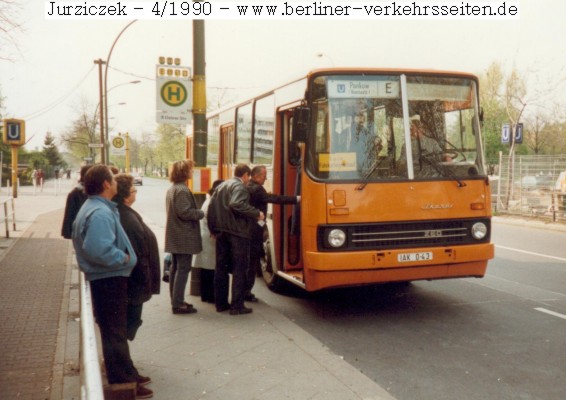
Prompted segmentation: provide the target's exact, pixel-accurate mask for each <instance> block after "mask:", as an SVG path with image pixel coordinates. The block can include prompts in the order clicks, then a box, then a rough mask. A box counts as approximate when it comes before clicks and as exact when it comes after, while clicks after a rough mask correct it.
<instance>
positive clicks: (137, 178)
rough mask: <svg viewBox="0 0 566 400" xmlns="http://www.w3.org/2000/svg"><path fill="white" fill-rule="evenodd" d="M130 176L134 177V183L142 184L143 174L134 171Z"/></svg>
mask: <svg viewBox="0 0 566 400" xmlns="http://www.w3.org/2000/svg"><path fill="white" fill-rule="evenodd" d="M132 176H133V177H134V185H140V186H142V185H143V175H142V174H140V173H139V172H134V173H133V174H132Z"/></svg>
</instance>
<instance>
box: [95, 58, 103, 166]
mask: <svg viewBox="0 0 566 400" xmlns="http://www.w3.org/2000/svg"><path fill="white" fill-rule="evenodd" d="M94 63H95V64H98V92H99V101H98V104H99V105H101V107H100V144H102V147H101V150H100V162H101V163H102V164H106V159H105V156H104V154H105V152H104V115H103V107H102V104H103V101H104V97H103V92H102V65H104V64H106V62H105V61H102V60H101V59H100V58H99V59H98V60H94Z"/></svg>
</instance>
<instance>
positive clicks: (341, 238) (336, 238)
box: [328, 229, 346, 247]
mask: <svg viewBox="0 0 566 400" xmlns="http://www.w3.org/2000/svg"><path fill="white" fill-rule="evenodd" d="M345 242H346V234H345V233H344V231H343V230H342V229H332V230H331V231H330V233H328V244H330V245H331V246H332V247H341V246H342V245H343V244H344V243H345Z"/></svg>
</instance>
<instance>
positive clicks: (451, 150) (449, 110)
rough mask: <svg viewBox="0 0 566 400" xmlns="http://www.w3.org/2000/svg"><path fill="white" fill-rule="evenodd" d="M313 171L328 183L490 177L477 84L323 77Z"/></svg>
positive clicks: (317, 94) (317, 86)
mask: <svg viewBox="0 0 566 400" xmlns="http://www.w3.org/2000/svg"><path fill="white" fill-rule="evenodd" d="M310 89H311V90H310V93H311V96H310V97H311V98H310V100H311V105H312V110H313V113H312V115H313V118H312V120H313V130H312V131H311V134H310V136H309V140H308V145H307V159H306V165H307V168H308V170H309V172H310V173H311V174H312V175H313V176H314V177H316V178H318V179H321V180H340V181H355V182H379V181H393V180H394V181H399V180H405V179H415V180H419V179H421V180H430V179H466V178H472V177H477V176H481V175H484V169H483V161H482V158H481V157H482V152H481V135H480V131H479V119H478V110H477V104H478V102H477V98H476V94H477V88H476V83H475V81H474V80H473V79H469V78H462V77H450V76H445V75H442V76H434V75H423V76H416V75H387V76H385V75H341V76H336V75H333V76H317V77H315V78H314V80H313V81H312V83H311V88H310Z"/></svg>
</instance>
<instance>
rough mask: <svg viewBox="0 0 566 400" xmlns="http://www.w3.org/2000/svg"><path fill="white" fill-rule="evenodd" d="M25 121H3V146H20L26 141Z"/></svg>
mask: <svg viewBox="0 0 566 400" xmlns="http://www.w3.org/2000/svg"><path fill="white" fill-rule="evenodd" d="M25 126H26V125H25V121H24V120H22V119H5V120H4V134H3V140H4V143H5V144H11V145H22V144H25V141H26V133H25V132H26V128H25Z"/></svg>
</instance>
